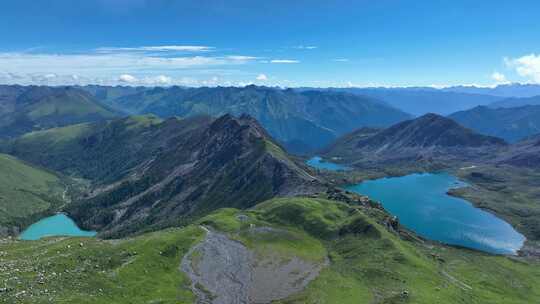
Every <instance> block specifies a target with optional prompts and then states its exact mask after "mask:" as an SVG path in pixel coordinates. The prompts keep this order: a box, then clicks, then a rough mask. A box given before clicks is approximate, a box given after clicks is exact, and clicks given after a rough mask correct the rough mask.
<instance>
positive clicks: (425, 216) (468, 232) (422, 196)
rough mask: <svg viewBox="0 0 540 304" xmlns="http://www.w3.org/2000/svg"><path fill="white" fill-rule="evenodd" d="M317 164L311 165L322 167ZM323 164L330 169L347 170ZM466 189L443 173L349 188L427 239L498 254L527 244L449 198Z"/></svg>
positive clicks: (486, 216)
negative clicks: (449, 193)
mask: <svg viewBox="0 0 540 304" xmlns="http://www.w3.org/2000/svg"><path fill="white" fill-rule="evenodd" d="M318 159H319V160H320V158H318ZM313 160H314V158H312V159H310V160H309V161H308V162H307V164H308V165H311V166H313V167H316V168H321V167H320V163H317V162H318V160H314V161H313ZM314 164H315V165H314ZM322 164H323V166H324V167H323V168H322V169H327V170H341V168H342V167H343V166H342V165H339V164H332V163H331V162H323V163H322ZM336 168H337V169H336ZM464 186H467V184H465V183H463V182H461V181H459V180H458V179H457V178H456V177H454V176H452V175H450V174H448V173H444V172H441V173H424V174H410V175H406V176H402V177H391V178H381V179H376V180H369V181H364V182H362V183H360V184H357V185H352V186H349V187H347V190H350V191H353V192H356V193H360V194H363V195H367V196H369V197H371V198H372V199H374V200H377V201H379V202H381V204H382V205H383V206H384V208H385V209H386V210H388V212H390V213H391V214H393V215H395V216H397V217H398V218H399V221H400V223H401V224H402V225H404V226H405V227H407V228H409V229H411V230H413V231H414V232H416V233H417V234H419V235H420V236H422V237H424V238H427V239H431V240H436V241H439V242H442V243H446V244H450V245H458V246H463V247H467V248H472V249H476V250H481V251H485V252H489V253H494V254H515V253H516V251H517V250H519V249H520V248H521V247H522V246H523V242H524V241H525V237H524V236H523V235H521V234H520V233H519V232H517V231H516V230H514V228H513V227H512V226H511V225H510V224H508V223H507V222H505V221H503V220H502V219H500V218H498V217H496V216H495V215H493V214H491V213H489V212H486V211H484V210H482V209H479V208H476V207H474V206H473V205H472V204H471V203H470V202H468V201H466V200H464V199H461V198H457V197H453V196H450V195H448V194H447V191H448V190H449V189H451V188H457V187H464Z"/></svg>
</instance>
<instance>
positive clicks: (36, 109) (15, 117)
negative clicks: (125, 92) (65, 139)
mask: <svg viewBox="0 0 540 304" xmlns="http://www.w3.org/2000/svg"><path fill="white" fill-rule="evenodd" d="M117 115H118V113H116V112H115V111H113V110H111V109H109V108H108V107H107V106H105V105H103V104H101V103H100V102H99V101H98V100H97V99H95V98H94V97H93V96H92V95H91V94H89V93H87V92H85V91H83V90H80V89H77V88H70V87H42V86H28V87H25V86H0V138H9V137H15V136H19V135H21V134H24V133H26V132H30V131H34V130H42V129H48V128H53V127H58V126H65V125H69V124H75V123H81V122H91V121H101V120H106V119H111V118H113V117H116V116H117Z"/></svg>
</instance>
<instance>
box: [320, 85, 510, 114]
mask: <svg viewBox="0 0 540 304" xmlns="http://www.w3.org/2000/svg"><path fill="white" fill-rule="evenodd" d="M325 90H331V91H338V92H348V93H351V94H355V95H359V96H367V97H371V98H375V99H377V100H380V101H383V102H384V103H385V104H388V105H390V106H392V107H394V108H397V109H400V110H402V111H404V112H407V113H411V114H413V115H415V116H420V115H424V114H426V113H436V114H440V115H448V114H451V113H453V112H456V111H461V110H466V109H469V108H472V107H475V106H478V105H487V104H490V103H492V102H495V101H497V100H499V99H501V98H500V97H497V96H491V95H485V94H476V93H462V92H452V91H443V90H439V89H434V88H422V87H419V88H331V89H325Z"/></svg>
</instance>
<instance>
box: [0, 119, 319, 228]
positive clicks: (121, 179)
mask: <svg viewBox="0 0 540 304" xmlns="http://www.w3.org/2000/svg"><path fill="white" fill-rule="evenodd" d="M5 149H6V150H7V152H9V153H11V154H13V155H16V156H17V157H19V158H21V159H24V160H27V161H30V162H32V163H35V164H38V165H40V166H44V167H47V168H51V169H54V170H56V171H59V172H61V173H63V174H66V175H70V176H74V177H83V178H85V179H88V180H90V182H91V186H90V188H89V190H88V191H85V192H84V194H82V196H80V197H79V198H78V199H77V203H75V204H72V205H70V207H69V208H67V211H68V212H69V214H70V215H71V216H72V217H73V218H75V219H77V220H78V221H79V222H80V223H82V225H83V226H84V227H88V228H91V229H96V230H99V231H100V232H101V235H102V236H109V237H110V236H119V235H125V234H127V233H133V232H138V231H141V230H148V229H155V228H162V227H166V226H171V225H177V224H181V223H182V222H183V221H185V220H186V219H187V218H188V217H196V216H200V215H201V214H206V213H208V212H209V211H212V210H215V209H218V208H221V207H238V208H247V207H250V206H253V205H254V204H256V203H257V202H261V201H263V200H265V199H269V198H272V197H274V196H290V195H298V194H307V193H312V192H313V191H315V190H316V189H320V188H321V182H320V181H319V180H318V179H317V178H316V177H314V176H312V175H311V174H310V173H309V169H307V168H306V167H304V165H303V164H299V163H297V162H296V161H294V160H293V159H291V158H290V157H289V156H288V155H287V153H286V152H285V151H284V150H283V148H281V147H280V146H279V144H277V143H275V142H274V141H273V139H272V138H271V136H270V135H268V134H267V133H266V131H265V130H264V129H263V128H262V127H261V126H260V125H259V124H258V122H257V121H255V120H254V119H253V118H251V117H249V116H246V115H241V116H240V117H238V118H235V117H233V116H232V115H230V114H226V115H224V116H221V117H220V118H217V119H215V118H211V117H208V116H196V117H190V118H186V119H177V118H169V119H166V120H160V119H158V118H156V117H154V116H139V117H127V118H121V119H117V120H112V121H107V122H101V123H86V124H80V125H74V126H68V127H63V128H55V129H50V130H45V131H37V132H32V133H30V134H27V135H25V136H23V137H21V138H18V139H15V140H12V141H10V142H9V144H8V145H7V147H6V148H5Z"/></svg>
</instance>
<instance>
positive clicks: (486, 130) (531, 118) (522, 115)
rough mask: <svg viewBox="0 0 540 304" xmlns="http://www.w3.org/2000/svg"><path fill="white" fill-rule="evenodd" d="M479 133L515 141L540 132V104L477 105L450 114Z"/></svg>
mask: <svg viewBox="0 0 540 304" xmlns="http://www.w3.org/2000/svg"><path fill="white" fill-rule="evenodd" d="M449 117H450V118H452V119H454V120H455V121H457V122H459V123H460V124H462V125H464V126H466V127H468V128H471V129H473V130H475V131H477V132H479V133H483V134H486V135H492V136H497V137H501V138H504V139H505V140H507V141H509V142H515V141H518V140H520V139H523V138H525V137H528V136H530V135H533V134H537V133H540V105H536V106H521V107H516V108H491V107H486V106H480V107H476V108H473V109H470V110H467V111H461V112H456V113H454V114H452V115H450V116H449Z"/></svg>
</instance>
